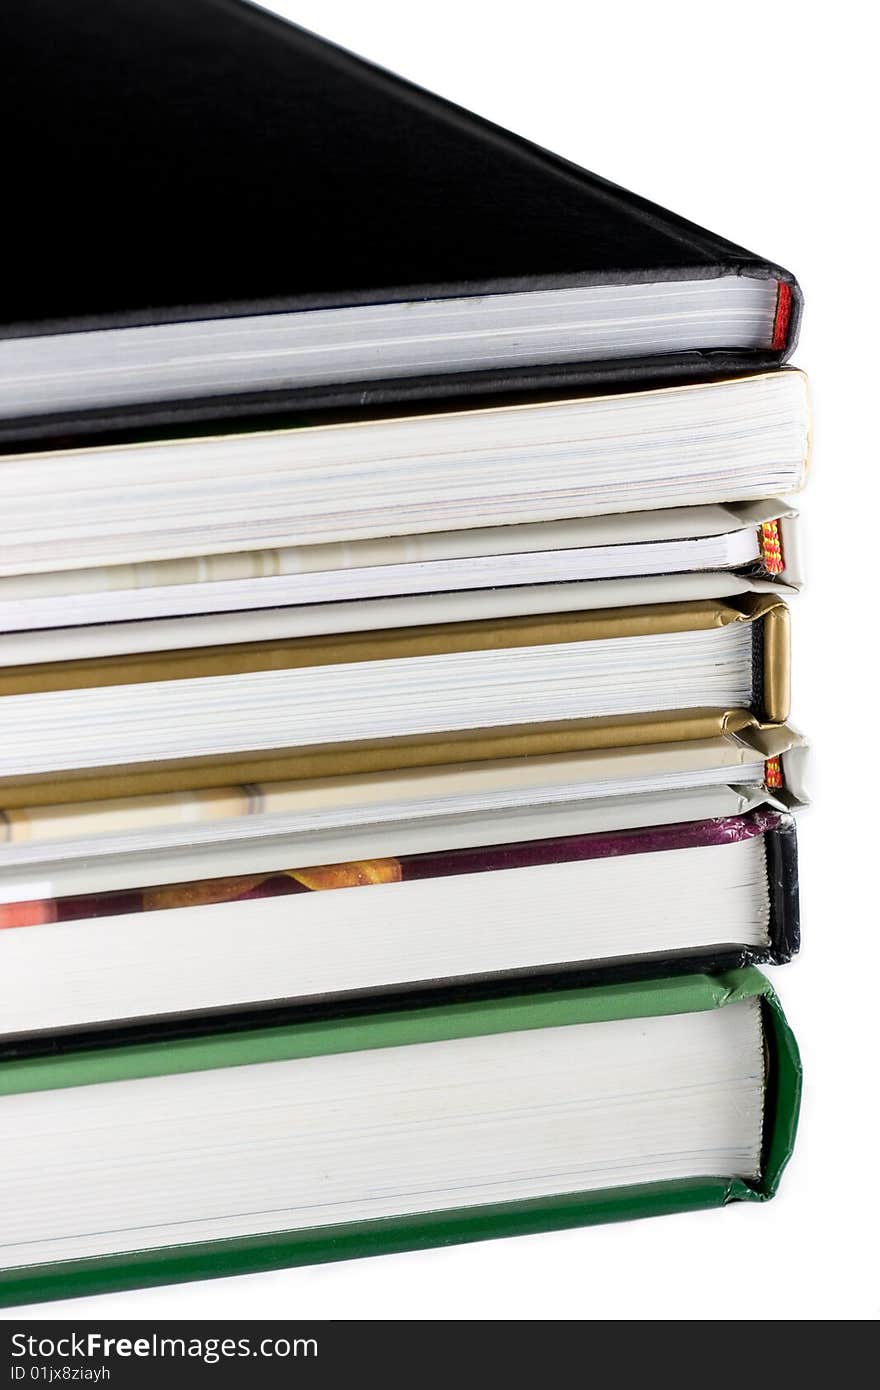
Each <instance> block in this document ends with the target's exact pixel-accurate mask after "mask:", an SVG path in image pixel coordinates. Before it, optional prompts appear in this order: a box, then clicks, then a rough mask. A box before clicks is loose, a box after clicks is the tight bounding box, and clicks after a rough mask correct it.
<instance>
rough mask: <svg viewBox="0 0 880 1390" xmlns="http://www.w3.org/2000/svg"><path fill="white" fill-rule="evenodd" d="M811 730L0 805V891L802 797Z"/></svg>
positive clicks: (126, 881)
mask: <svg viewBox="0 0 880 1390" xmlns="http://www.w3.org/2000/svg"><path fill="white" fill-rule="evenodd" d="M806 760H807V748H806V745H805V740H804V739H803V738H802V736H801V735H800V734H798V733H797V732H796V731H795V730H794V729H791V728H789V727H787V726H786V725H774V726H770V727H768V726H764V727H761V726H759V725H758V724H757V723H756V722H755V721H754V720H753V719H751V718H749V717H743V718H742V719H741V720H733V719H731V720H730V721H729V722H728V724H727V727H726V728H725V730H724V732H723V733H721V734H719V735H718V736H717V737H715V738H707V739H693V740H691V741H690V742H687V743H659V744H656V745H654V746H650V747H644V746H642V747H639V746H635V747H630V748H594V749H587V750H585V751H582V752H573V753H556V754H549V755H547V756H543V757H542V756H540V755H538V756H531V757H530V756H522V757H514V758H498V759H495V760H494V761H491V762H479V761H477V762H471V763H456V764H452V765H451V766H444V765H441V766H436V767H430V766H429V767H411V768H407V769H403V770H399V771H398V770H394V769H392V770H389V771H386V772H372V773H370V772H368V773H362V774H359V775H358V774H356V775H354V776H344V775H342V776H336V777H324V778H313V779H311V780H310V781H274V782H259V783H250V784H243V785H239V786H226V787H222V786H220V787H212V788H207V789H204V790H199V789H197V788H193V789H190V790H186V789H183V788H182V789H181V790H179V791H174V792H166V793H160V794H158V795H153V796H149V795H145V796H130V797H117V798H113V797H110V798H107V799H105V800H96V801H81V802H75V801H74V802H66V803H65V802H60V803H58V802H56V803H54V804H52V803H50V804H48V805H46V804H35V805H20V806H17V807H15V808H11V807H7V808H5V809H2V810H0V873H2V884H0V895H2V900H4V901H13V900H14V899H15V898H16V897H19V898H20V897H26V896H27V895H28V894H27V892H26V891H21V888H20V885H23V884H33V882H34V881H35V880H38V881H39V882H40V883H42V884H43V885H45V891H46V893H47V894H49V895H51V896H54V897H59V896H60V897H63V896H70V895H71V894H76V893H80V892H85V891H87V890H93V889H94V890H99V891H107V890H111V889H117V888H127V887H131V886H133V885H137V884H144V883H150V884H155V883H174V882H181V881H183V880H186V879H195V878H218V877H220V876H221V875H222V874H224V873H230V872H232V873H250V872H253V871H254V870H260V871H263V870H266V869H278V868H281V867H284V865H285V864H286V865H288V866H290V865H291V864H292V863H293V862H294V859H296V861H297V862H299V863H302V864H309V863H311V864H316V863H338V862H342V861H353V860H362V859H375V858H385V857H386V856H388V855H391V854H395V853H406V854H414V853H425V852H427V851H430V850H447V849H461V848H466V847H473V846H475V845H478V844H486V845H491V844H500V843H504V842H506V841H514V840H525V839H541V838H547V837H548V836H560V835H564V834H569V833H571V834H574V833H577V832H578V831H580V832H589V831H592V830H624V829H628V828H631V827H632V826H635V825H640V824H641V825H645V824H651V825H659V824H666V823H670V822H673V821H685V820H709V819H715V818H718V817H723V816H733V815H742V814H744V813H745V812H746V811H749V810H753V809H754V808H756V807H757V806H760V805H764V804H772V805H773V806H775V807H776V809H780V810H791V809H793V808H795V807H797V806H799V805H801V804H803V802H804V801H806V800H807V799H808V793H807V785H806V784H807V774H806Z"/></svg>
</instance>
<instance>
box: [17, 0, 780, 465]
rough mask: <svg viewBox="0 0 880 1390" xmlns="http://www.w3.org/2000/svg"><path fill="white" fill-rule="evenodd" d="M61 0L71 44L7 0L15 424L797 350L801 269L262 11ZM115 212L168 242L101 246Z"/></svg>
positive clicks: (62, 423) (166, 414)
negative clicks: (84, 5) (70, 4)
mask: <svg viewBox="0 0 880 1390" xmlns="http://www.w3.org/2000/svg"><path fill="white" fill-rule="evenodd" d="M56 9H57V10H58V13H57V14H53V21H52V23H53V43H52V44H51V45H47V43H46V41H45V27H44V22H43V17H42V15H41V13H40V12H39V10H35V9H34V7H33V6H32V5H29V4H27V3H26V0H17V3H16V2H15V0H13V3H12V5H11V10H10V13H8V14H7V26H6V35H5V51H6V57H7V68H8V80H7V81H6V82H5V83H4V88H3V93H2V97H0V101H2V106H0V114H2V118H3V121H4V124H5V127H6V128H7V129H13V128H14V129H16V130H18V131H19V132H21V138H19V139H17V140H15V141H13V142H12V148H11V149H10V150H9V152H8V168H7V178H8V182H9V186H10V187H12V188H14V189H15V196H16V217H15V219H14V224H13V225H12V226H11V227H10V229H9V232H10V236H11V237H12V238H13V240H12V243H11V245H10V249H9V255H10V259H11V260H12V261H14V263H15V265H16V274H15V276H14V277H13V278H12V279H11V281H10V283H9V285H8V286H7V292H6V294H5V296H4V304H3V314H2V331H3V341H2V342H0V418H2V419H3V420H5V421H6V429H5V433H6V435H7V437H9V438H11V437H15V436H17V437H19V438H26V437H32V438H33V437H36V436H40V435H42V436H44V437H51V436H52V435H53V434H54V435H57V434H58V433H59V432H60V433H61V434H62V435H63V434H67V435H70V434H73V433H77V432H80V431H87V432H94V431H95V430H96V429H108V428H113V427H116V428H119V427H120V426H122V427H126V428H128V429H132V428H134V429H137V428H142V427H143V426H144V425H146V424H155V423H165V424H167V423H174V424H179V423H180V422H181V421H182V420H186V419H190V420H192V419H217V418H229V417H230V416H234V417H236V418H241V417H242V416H243V415H244V414H250V415H251V416H255V417H256V416H258V415H259V414H260V412H265V411H272V412H277V411H278V410H279V408H280V407H281V406H284V407H285V408H288V409H290V408H293V407H295V408H297V409H305V408H316V407H318V408H327V407H340V406H343V407H345V406H352V405H353V406H355V407H356V408H358V409H362V408H363V407H364V406H365V405H366V406H369V405H371V404H374V403H378V404H385V403H388V402H391V401H394V402H399V401H404V400H417V399H426V398H429V399H430V398H438V397H441V396H446V395H448V396H461V395H463V394H467V393H473V392H482V393H487V392H489V393H491V392H499V391H501V392H505V393H510V392H522V391H525V390H532V389H534V388H535V387H536V386H538V385H540V386H541V387H544V388H547V387H554V388H563V389H565V390H566V391H568V392H570V393H573V392H574V391H576V390H578V389H579V388H583V387H585V386H590V387H592V386H595V385H596V384H597V383H602V382H609V381H610V382H613V383H631V382H633V381H643V380H645V379H646V378H648V377H655V378H657V379H660V378H662V377H670V376H680V377H694V376H700V375H706V376H717V375H718V374H721V373H724V372H728V373H729V372H735V371H739V370H742V369H743V368H748V367H767V366H776V365H778V364H779V363H780V362H781V361H782V360H784V358H785V357H786V356H787V354H788V353H789V352H790V351H791V348H792V346H793V343H794V340H795V336H796V331H797V323H798V318H799V312H800V302H801V296H800V292H799V290H798V287H797V285H796V283H795V281H794V279H793V277H792V276H791V275H790V274H789V273H788V272H786V271H785V270H783V269H781V268H780V267H778V266H776V265H774V264H773V263H771V262H769V261H767V260H764V259H762V258H760V257H757V256H754V255H752V254H751V253H750V252H748V251H746V250H744V249H743V248H742V247H738V246H736V245H734V244H732V243H731V242H729V241H726V240H725V239H723V238H721V237H718V236H716V235H715V234H714V233H711V232H708V231H706V230H704V229H702V228H700V227H697V226H695V225H694V224H693V223H690V222H687V221H685V220H684V219H682V218H680V217H677V216H675V215H674V214H672V213H670V212H667V211H665V210H664V209H662V208H660V207H657V206H656V205H654V204H652V203H649V202H647V201H645V200H644V199H642V198H639V197H637V196H635V195H634V194H631V193H627V192H626V191H625V190H623V189H620V188H618V187H615V186H614V185H613V184H610V183H608V182H607V181H605V180H604V179H601V178H597V177H596V176H594V175H592V174H588V173H586V172H584V171H583V170H581V169H578V168H576V167H574V166H573V165H571V164H569V163H568V162H566V161H565V160H562V159H560V158H558V157H557V156H555V155H552V154H550V153H548V152H546V151H544V150H541V149H538V148H537V147H535V146H534V145H532V144H530V143H529V142H527V141H525V140H522V139H520V138H518V137H517V136H514V135H512V134H510V133H509V132H507V131H504V130H501V129H499V128H498V127H497V126H494V125H492V124H491V123H489V122H488V121H485V120H483V119H481V118H479V117H477V116H475V115H473V114H471V113H469V112H466V111H463V110H461V109H460V108H457V107H455V106H453V105H450V104H449V103H447V102H445V101H443V100H441V99H440V98H439V97H436V96H433V95H431V94H429V93H427V92H424V91H421V90H419V89H418V88H417V87H415V86H413V85H411V84H410V83H407V82H405V81H403V80H401V79H400V78H398V77H395V76H393V75H391V74H390V73H387V72H384V71H382V70H381V69H379V68H377V67H375V66H373V65H371V64H369V63H366V62H363V61H362V60H361V59H358V58H355V57H353V56H352V55H350V54H348V53H345V52H343V51H342V50H340V49H338V48H335V47H334V46H333V45H331V44H328V43H326V42H325V41H323V40H321V39H318V38H316V37H314V36H313V35H310V34H307V33H304V32H303V31H302V30H298V29H296V28H293V27H292V26H290V25H288V24H285V23H284V22H283V21H281V20H279V19H277V18H275V17H274V16H271V15H268V14H266V13H265V12H263V11H262V10H260V9H258V8H256V7H252V6H250V5H246V4H240V3H236V0H189V3H187V4H186V5H172V4H161V5H157V4H156V3H155V0H130V3H129V4H127V5H126V22H125V24H124V25H120V24H119V22H118V20H119V16H118V6H117V5H116V4H114V3H113V2H112V0H92V3H91V4H90V6H89V23H88V24H87V25H84V24H83V23H81V17H80V16H78V15H76V14H75V13H74V12H73V10H70V9H66V8H65V7H64V6H59V7H56ZM95 71H100V73H101V81H100V83H98V82H95V81H87V80H86V79H85V78H84V76H83V75H84V74H86V73H90V72H95ZM159 93H161V94H162V99H161V101H160V100H157V94H159ZM74 107H75V109H76V111H77V138H76V140H73V141H72V140H71V139H70V138H69V128H70V127H69V113H70V110H71V109H73V108H74ZM33 110H39V111H40V113H41V116H40V120H39V123H38V124H35V123H34V122H32V121H29V120H28V119H26V114H25V113H27V112H31V111H33ZM25 135H26V138H24V136H25ZM59 207H76V208H77V210H78V215H77V217H76V218H75V219H70V220H69V225H68V226H67V227H66V232H65V237H64V239H63V245H58V246H56V247H55V248H54V254H53V255H52V257H50V258H46V257H45V256H43V255H42V254H41V253H40V251H39V249H38V248H39V247H40V245H41V241H42V234H43V232H44V229H45V227H46V226H47V225H50V224H51V223H52V221H53V219H54V218H55V216H56V214H57V210H58V208H59ZM110 229H112V235H113V238H114V239H115V240H116V241H117V242H118V243H119V244H122V243H126V242H128V241H129V240H130V239H131V238H132V237H134V235H135V233H136V235H137V245H138V246H143V247H145V248H149V250H148V252H147V251H145V252H144V253H143V254H137V255H129V256H126V257H124V258H121V259H114V258H111V257H108V255H107V244H108V236H109V235H110ZM218 229H221V231H222V235H220V234H219V233H218Z"/></svg>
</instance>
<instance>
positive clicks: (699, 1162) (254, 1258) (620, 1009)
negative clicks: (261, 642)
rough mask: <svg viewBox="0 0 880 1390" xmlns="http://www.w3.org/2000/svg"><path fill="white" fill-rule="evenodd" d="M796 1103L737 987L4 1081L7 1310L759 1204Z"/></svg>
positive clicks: (57, 1070) (211, 1043)
mask: <svg viewBox="0 0 880 1390" xmlns="http://www.w3.org/2000/svg"><path fill="white" fill-rule="evenodd" d="M340 896H341V897H344V896H346V895H345V894H341V895H340ZM800 1084H801V1082H800V1063H799V1059H798V1053H797V1048H796V1045H795V1043H794V1040H793V1038H792V1035H791V1033H790V1031H789V1029H788V1027H787V1025H786V1023H785V1020H784V1018H783V1015H782V1012H781V1009H780V1007H779V1004H778V1002H777V1000H776V996H775V994H774V992H773V990H772V989H771V988H770V986H769V984H768V982H767V981H766V980H765V979H763V978H762V976H761V975H760V974H759V973H758V972H757V971H755V970H751V969H749V970H743V971H735V972H731V973H727V974H721V975H719V976H717V977H709V976H705V975H689V976H685V977H680V978H677V979H671V980H651V981H644V982H639V983H628V984H617V985H612V986H594V987H592V988H587V989H578V990H556V991H551V992H546V993H540V994H534V993H533V994H527V995H524V996H521V997H517V998H512V999H504V1000H488V1001H472V1002H469V1003H458V1004H452V1005H448V1004H447V1005H443V1006H436V1007H422V1008H419V1009H413V1010H401V1011H394V1012H388V1013H385V1014H381V1013H380V1014H373V1015H367V1016H354V1017H349V1018H340V1019H335V1020H333V1019H331V1020H324V1021H312V1022H304V1023H300V1024H287V1025H284V1026H280V1027H274V1028H265V1029H250V1030H245V1031H239V1032H227V1033H216V1034H213V1035H211V1034H207V1035H203V1036H200V1037H192V1038H188V1039H178V1040H176V1041H174V1040H166V1041H158V1042H153V1043H148V1044H142V1045H140V1046H128V1047H124V1046H123V1047H117V1048H112V1047H111V1048H103V1049H101V1048H97V1049H96V1048H92V1049H91V1050H85V1051H80V1052H75V1051H74V1052H69V1053H67V1054H59V1055H54V1056H45V1057H40V1058H29V1059H19V1060H10V1061H6V1062H3V1063H0V1135H2V1139H3V1143H4V1154H5V1155H6V1170H5V1171H6V1178H7V1181H6V1182H5V1183H4V1184H3V1189H2V1192H0V1231H2V1244H0V1267H2V1273H0V1299H2V1301H3V1302H4V1303H6V1304H16V1303H18V1304H21V1303H27V1302H31V1301H36V1300H39V1301H44V1300H46V1299H50V1298H55V1297H70V1296H72V1295H74V1294H85V1293H98V1292H106V1291H109V1290H119V1289H125V1288H132V1287H137V1286H138V1285H151V1284H157V1283H162V1282H174V1281H179V1280H184V1279H197V1278H207V1277H213V1276H218V1275H222V1274H242V1273H247V1272H251V1271H255V1270H260V1269H278V1268H282V1267H284V1266H289V1265H297V1264H307V1263H312V1262H315V1261H318V1260H332V1259H343V1258H347V1257H351V1256H358V1255H368V1254H380V1253H389V1252H391V1251H395V1250H406V1249H422V1248H424V1247H426V1246H431V1245H438V1244H449V1243H451V1242H454V1241H468V1240H477V1239H482V1238H486V1237H491V1236H510V1235H515V1234H518V1233H525V1232H529V1231H532V1232H533V1231H541V1230H554V1229H560V1228H563V1227H569V1226H578V1225H587V1224H590V1223H591V1222H597V1221H610V1220H615V1219H624V1218H627V1217H634V1216H646V1215H658V1214H660V1213H664V1212H666V1213H671V1212H676V1211H689V1210H695V1209H698V1208H704V1207H713V1206H723V1205H724V1204H726V1203H728V1202H731V1201H756V1200H757V1201H761V1200H765V1199H766V1198H768V1197H770V1196H772V1195H773V1193H774V1192H775V1190H776V1188H777V1185H778V1183H779V1179H780V1176H781V1174H782V1171H783V1169H784V1167H785V1164H786V1161H787V1159H788V1156H789V1154H790V1151H791V1147H792V1144H793V1140H794V1134H795V1129H796V1125H797V1114H798V1105H799V1097H800ZM47 1132H52V1133H63V1134H64V1144H63V1145H47V1144H46V1142H45V1134H46V1133H47ZM243 1152H246V1153H247V1156H248V1161H247V1162H246V1163H243V1162H242V1161H241V1156H242V1153H243ZM111 1173H112V1179H113V1180H112V1182H110V1181H108V1175H109V1174H111Z"/></svg>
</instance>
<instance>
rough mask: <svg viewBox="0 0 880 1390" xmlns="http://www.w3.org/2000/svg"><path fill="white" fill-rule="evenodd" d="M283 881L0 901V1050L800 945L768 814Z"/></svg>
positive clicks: (784, 954)
mask: <svg viewBox="0 0 880 1390" xmlns="http://www.w3.org/2000/svg"><path fill="white" fill-rule="evenodd" d="M282 865H283V866H282V867H278V868H275V869H270V870H268V871H266V870H264V871H262V872H251V873H247V874H237V875H235V876H231V877H230V876H228V875H226V876H224V877H221V878H215V879H209V880H200V881H196V882H184V883H179V882H178V883H160V884H155V883H154V884H151V885H150V886H139V885H137V884H132V885H131V886H128V887H125V888H123V889H115V890H109V891H105V892H99V891H96V887H97V885H96V884H95V882H94V881H92V882H91V883H89V886H88V889H87V891H85V892H80V893H78V894H76V895H74V896H70V897H54V898H51V897H43V898H40V899H36V900H35V899H33V898H31V899H29V900H27V901H18V902H16V901H12V902H5V903H3V904H2V905H0V1033H2V1034H5V1035H6V1036H7V1037H10V1036H15V1037H26V1036H28V1035H31V1034H38V1033H42V1034H57V1033H58V1032H59V1031H63V1030H64V1029H71V1030H82V1029H87V1030H88V1029H92V1028H96V1027H107V1026H110V1025H130V1024H132V1023H140V1022H143V1021H145V1020H156V1019H161V1018H162V1017H168V1016H172V1017H173V1016H178V1015H179V1016H184V1017H185V1016H191V1017H194V1016H198V1015H200V1014H204V1013H206V1012H211V1011H214V1012H224V1013H237V1012H240V1011H242V1010H257V1009H260V1008H265V1007H273V1008H279V1007H296V1006H302V1005H316V1004H321V1003H324V1002H327V1001H330V1002H333V1001H338V1000H339V999H340V998H348V999H357V998H358V997H359V996H364V995H370V994H374V995H375V994H381V995H383V996H387V995H388V994H390V993H398V994H400V993H404V994H406V993H409V994H411V993H413V992H417V993H418V992H420V991H426V990H427V991H435V990H437V989H440V988H449V987H452V986H455V987H458V988H461V987H463V986H471V985H473V984H474V983H478V982H479V983H484V984H485V983H488V984H491V983H492V982H493V981H494V982H496V983H497V982H498V981H501V982H502V984H503V983H505V982H506V984H507V988H508V989H509V982H510V980H511V979H512V978H514V979H515V978H516V977H517V976H518V977H520V978H521V977H523V976H525V975H528V977H529V978H530V979H532V980H534V979H535V978H542V977H543V978H547V977H552V976H555V975H558V974H567V973H570V972H572V971H576V972H579V973H580V976H581V977H582V978H594V977H596V976H602V975H607V974H608V973H609V971H610V972H612V973H616V974H620V973H621V970H626V971H628V972H629V973H632V971H633V970H635V971H636V973H648V974H666V973H669V971H670V970H679V971H680V970H684V969H688V968H690V969H691V970H706V969H718V968H722V967H724V968H728V967H730V966H732V965H742V964H744V963H764V962H768V961H773V962H775V963H780V962H782V961H785V960H788V959H789V958H790V957H791V955H792V953H793V952H794V951H795V950H797V946H798V939H799V938H798V905H797V855H796V841H795V830H794V820H793V818H792V817H791V816H788V815H784V814H780V813H779V812H776V811H771V810H766V809H762V810H756V811H751V812H749V813H748V814H747V815H740V816H728V817H724V818H720V819H716V820H709V821H695V822H693V821H692V822H685V823H679V824H672V825H656V826H651V825H647V826H646V825H641V826H639V827H637V828H633V829H629V830H617V831H600V832H594V833H592V834H584V833H582V832H581V833H578V834H574V835H569V836H566V837H564V838H545V839H540V840H532V841H526V842H520V843H506V844H502V845H487V846H479V847H470V846H468V847H466V848H460V849H453V850H447V851H433V852H428V853H417V854H409V855H404V854H400V855H389V856H387V857H385V858H383V859H361V860H357V861H354V862H349V863H341V864H317V865H300V866H299V867H288V866H287V865H284V864H283V861H282ZM86 868H87V865H86ZM87 882H88V878H87ZM346 889H357V890H358V891H357V892H347V891H341V890H346ZM44 891H45V890H44ZM4 896H5V894H4Z"/></svg>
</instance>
